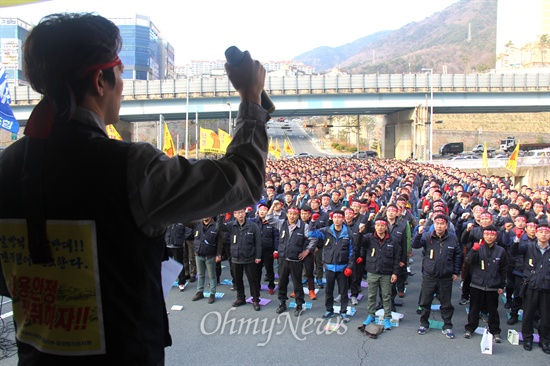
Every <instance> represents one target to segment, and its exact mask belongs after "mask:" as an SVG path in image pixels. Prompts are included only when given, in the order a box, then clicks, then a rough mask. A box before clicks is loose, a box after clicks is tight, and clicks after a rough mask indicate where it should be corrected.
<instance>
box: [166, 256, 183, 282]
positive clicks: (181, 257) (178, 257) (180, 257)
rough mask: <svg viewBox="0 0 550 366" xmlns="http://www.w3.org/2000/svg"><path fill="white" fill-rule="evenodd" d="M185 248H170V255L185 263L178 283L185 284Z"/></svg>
mask: <svg viewBox="0 0 550 366" xmlns="http://www.w3.org/2000/svg"><path fill="white" fill-rule="evenodd" d="M183 249H184V247H179V248H168V255H169V256H170V257H172V258H174V259H175V260H176V261H178V262H180V263H181V264H183V268H182V269H181V272H180V273H179V274H178V285H185V264H184V259H183Z"/></svg>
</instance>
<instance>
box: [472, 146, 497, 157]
mask: <svg viewBox="0 0 550 366" xmlns="http://www.w3.org/2000/svg"><path fill="white" fill-rule="evenodd" d="M495 151H497V149H496V147H487V154H489V155H490V154H493V153H494V152H495ZM472 152H473V153H476V154H483V144H478V145H476V146H474V148H473V149H472Z"/></svg>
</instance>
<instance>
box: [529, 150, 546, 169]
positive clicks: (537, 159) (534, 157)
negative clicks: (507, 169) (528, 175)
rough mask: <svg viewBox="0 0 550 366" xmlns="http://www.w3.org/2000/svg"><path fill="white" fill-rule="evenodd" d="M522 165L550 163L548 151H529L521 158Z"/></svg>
mask: <svg viewBox="0 0 550 366" xmlns="http://www.w3.org/2000/svg"><path fill="white" fill-rule="evenodd" d="M523 163H524V164H529V165H533V164H548V163H550V149H542V150H531V151H527V153H526V154H525V155H524V157H523Z"/></svg>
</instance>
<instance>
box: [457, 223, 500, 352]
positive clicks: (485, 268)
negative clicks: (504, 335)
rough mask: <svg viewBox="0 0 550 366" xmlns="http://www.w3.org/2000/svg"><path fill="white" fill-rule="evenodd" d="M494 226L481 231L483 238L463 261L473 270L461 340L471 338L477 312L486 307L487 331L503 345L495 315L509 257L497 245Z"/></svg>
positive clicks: (497, 319)
mask: <svg viewBox="0 0 550 366" xmlns="http://www.w3.org/2000/svg"><path fill="white" fill-rule="evenodd" d="M497 235H498V231H497V228H496V226H494V225H489V226H486V227H484V228H483V239H482V240H480V241H479V242H477V243H474V244H473V246H472V250H471V251H470V252H469V253H468V255H467V256H466V262H468V264H470V268H471V269H472V281H471V283H470V287H471V288H470V312H469V313H468V324H466V326H465V327H464V328H465V330H466V332H465V333H464V338H471V337H472V334H473V332H474V331H475V330H476V328H477V327H478V325H479V311H480V310H481V309H482V306H485V307H486V309H487V310H488V311H489V321H488V325H489V332H491V334H492V335H493V339H494V341H495V343H500V342H502V339H501V337H500V318H499V315H498V297H499V295H501V294H503V293H504V286H505V284H506V269H507V267H508V257H507V256H506V249H504V247H503V246H501V243H499V242H497Z"/></svg>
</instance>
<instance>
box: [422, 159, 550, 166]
mask: <svg viewBox="0 0 550 366" xmlns="http://www.w3.org/2000/svg"><path fill="white" fill-rule="evenodd" d="M487 161H488V163H489V168H505V167H506V163H507V162H508V159H488V160H487ZM482 163H483V160H482V159H464V160H462V159H460V160H433V161H432V164H437V165H442V166H446V167H453V168H459V169H481V168H482ZM548 165H550V158H548V157H546V158H542V159H541V158H537V159H533V158H531V157H520V158H518V162H517V168H521V167H533V166H548Z"/></svg>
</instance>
